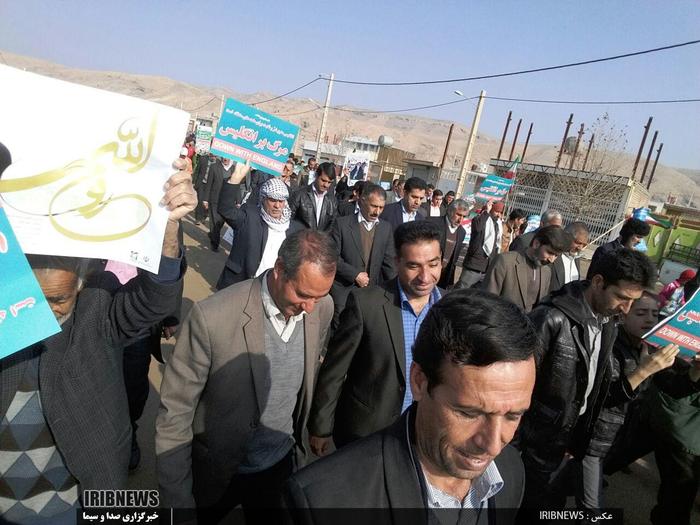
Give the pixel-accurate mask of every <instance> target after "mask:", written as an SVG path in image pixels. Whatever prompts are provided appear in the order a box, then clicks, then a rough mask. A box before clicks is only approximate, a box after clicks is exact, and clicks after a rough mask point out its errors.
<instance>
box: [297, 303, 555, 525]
mask: <svg viewBox="0 0 700 525" xmlns="http://www.w3.org/2000/svg"><path fill="white" fill-rule="evenodd" d="M504 327H507V328H508V329H507V330H504ZM541 345H542V343H541V341H540V339H539V338H538V337H537V335H536V334H535V331H534V329H533V328H532V324H531V323H530V322H529V321H528V320H527V318H526V317H525V315H524V314H523V313H522V312H521V311H519V310H518V308H516V307H515V306H513V305H512V304H510V303H508V302H507V301H504V300H502V299H499V298H497V297H494V296H493V295H490V294H486V293H483V292H480V291H478V290H458V291H455V292H451V293H449V294H447V295H446V296H445V297H444V298H443V299H442V300H440V302H438V303H437V304H436V305H435V306H433V307H432V308H431V310H430V312H429V313H428V316H427V317H426V319H425V321H424V323H423V325H422V326H421V329H420V332H419V334H418V338H417V339H416V342H415V346H414V348H413V360H412V361H413V362H412V364H411V367H410V387H411V391H412V392H413V396H412V397H413V400H414V402H413V404H412V405H411V406H410V407H409V408H408V409H407V410H406V411H405V412H404V413H403V416H402V417H401V418H400V419H398V421H396V422H395V423H394V424H393V425H391V426H390V427H388V428H386V429H383V430H381V431H380V432H377V433H376V434H373V435H371V436H369V437H367V438H365V439H362V440H361V441H358V442H356V443H354V444H353V446H352V447H346V448H344V449H342V450H339V451H338V452H336V453H334V454H332V455H330V456H328V457H327V458H323V459H321V460H319V461H316V462H315V463H313V464H312V465H310V466H309V467H307V468H305V469H303V470H302V471H300V472H298V473H296V474H295V475H293V476H292V477H291V478H290V480H289V481H288V483H287V490H286V498H287V502H288V505H289V506H290V507H292V508H296V509H300V508H304V509H308V508H311V509H314V508H373V509H391V514H390V515H391V518H390V519H389V520H388V521H392V522H396V523H401V522H406V521H407V522H411V521H415V520H414V519H412V518H414V517H416V518H419V519H420V522H421V523H440V522H441V521H442V520H441V518H442V517H444V518H445V519H449V520H450V521H449V522H450V523H476V524H478V525H485V524H487V523H512V522H513V518H514V512H513V511H512V510H511V511H510V513H509V512H508V510H507V509H517V508H518V507H519V505H520V501H521V499H522V495H523V485H524V473H523V465H522V462H521V460H520V457H519V455H518V452H517V451H516V450H515V449H514V448H513V447H511V446H509V445H508V443H509V442H510V440H511V439H512V438H513V434H514V433H515V430H516V428H517V427H518V424H519V423H520V419H521V417H522V415H523V413H524V412H525V411H526V410H527V409H528V407H529V406H530V396H531V395H532V389H533V386H534V384H535V356H537V355H539V353H540V351H541ZM369 415H370V413H369V412H368V416H369ZM419 508H423V509H427V510H426V512H425V513H421V514H405V513H404V514H401V510H400V509H419ZM440 509H451V510H440ZM496 509H499V514H498V517H496ZM404 512H405V511H404ZM413 512H415V511H413ZM441 514H442V515H441ZM446 514H447V516H446ZM292 516H294V517H295V518H296V519H297V522H298V523H311V522H312V521H311V520H312V517H313V516H315V513H308V512H296V513H293V514H292ZM402 517H403V519H402ZM387 518H389V515H387Z"/></svg>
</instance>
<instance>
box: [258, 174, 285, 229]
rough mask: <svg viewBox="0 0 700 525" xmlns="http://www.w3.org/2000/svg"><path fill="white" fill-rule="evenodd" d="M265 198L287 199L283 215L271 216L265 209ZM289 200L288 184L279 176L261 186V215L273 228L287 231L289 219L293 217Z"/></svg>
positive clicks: (259, 206) (259, 205)
mask: <svg viewBox="0 0 700 525" xmlns="http://www.w3.org/2000/svg"><path fill="white" fill-rule="evenodd" d="M263 199H274V200H277V201H285V204H284V209H283V210H282V217H280V218H279V219H275V218H274V217H272V216H270V214H269V213H267V212H266V211H265V207H264V206H263ZM288 201H289V190H288V189H287V185H286V184H285V183H284V182H283V181H282V179H280V178H279V177H273V178H271V179H268V180H266V181H265V182H264V183H263V185H262V186H260V201H259V204H258V208H259V209H260V216H261V217H262V219H263V220H264V221H265V223H266V224H267V225H268V226H269V227H270V228H272V229H273V230H278V231H286V230H287V228H289V221H290V219H291V218H292V210H290V209H289V202H288Z"/></svg>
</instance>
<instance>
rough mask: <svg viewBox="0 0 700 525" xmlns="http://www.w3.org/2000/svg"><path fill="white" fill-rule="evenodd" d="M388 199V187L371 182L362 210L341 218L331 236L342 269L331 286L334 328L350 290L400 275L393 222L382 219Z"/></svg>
mask: <svg viewBox="0 0 700 525" xmlns="http://www.w3.org/2000/svg"><path fill="white" fill-rule="evenodd" d="M385 201H386V191H384V188H382V187H381V186H378V185H377V184H372V183H371V182H370V183H367V184H366V186H365V187H364V189H363V193H362V197H361V198H360V200H359V207H360V211H359V213H357V214H353V215H347V216H345V217H339V218H338V220H337V221H335V224H334V225H333V230H332V232H331V237H332V238H333V241H335V245H336V247H337V250H338V269H337V271H336V273H335V281H334V282H333V287H332V288H331V297H333V302H334V303H335V311H334V315H333V327H334V329H335V328H336V327H337V325H338V320H339V317H340V313H341V312H342V311H343V308H345V302H346V301H347V298H348V294H349V293H350V290H353V289H356V288H366V287H367V286H375V285H378V284H381V283H383V282H384V281H388V280H389V279H393V278H394V277H395V276H396V270H394V236H393V233H392V229H391V225H390V224H389V223H388V222H386V221H383V220H381V219H380V218H379V216H380V215H381V213H382V210H383V209H384V203H385Z"/></svg>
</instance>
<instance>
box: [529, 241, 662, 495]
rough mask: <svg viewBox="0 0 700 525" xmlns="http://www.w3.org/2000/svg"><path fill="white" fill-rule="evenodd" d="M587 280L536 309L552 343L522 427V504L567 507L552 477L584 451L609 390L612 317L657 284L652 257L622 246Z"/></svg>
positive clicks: (603, 258)
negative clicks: (567, 455) (562, 466)
mask: <svg viewBox="0 0 700 525" xmlns="http://www.w3.org/2000/svg"><path fill="white" fill-rule="evenodd" d="M589 275H590V276H591V279H590V280H588V281H574V282H571V283H569V284H567V285H564V287H563V288H562V289H561V290H559V292H557V293H555V294H553V295H551V296H550V297H549V299H547V300H545V301H543V302H542V303H540V304H539V305H538V306H537V307H536V308H535V309H534V310H533V311H532V312H531V314H530V318H531V319H532V322H533V323H534V325H535V327H536V329H537V331H538V332H539V334H540V337H541V338H542V340H543V341H544V344H545V353H544V357H543V359H542V362H541V364H540V367H539V370H538V375H537V383H536V385H535V391H534V394H533V399H532V408H531V409H530V411H529V412H528V414H527V415H526V417H525V418H524V419H523V424H522V425H521V427H520V433H521V436H520V437H521V449H522V458H523V463H524V464H525V472H526V477H527V483H526V489H525V499H524V502H523V505H524V506H526V507H528V508H532V509H556V508H561V507H563V504H564V500H565V498H563V499H562V496H561V495H560V494H558V493H557V491H556V490H555V486H554V484H553V483H552V482H553V479H552V475H553V473H554V472H555V471H556V470H557V469H558V468H559V467H560V465H561V464H562V461H563V460H564V458H565V455H566V454H567V453H568V454H571V455H573V456H574V457H578V458H580V457H582V456H583V454H584V453H585V447H586V443H587V440H588V439H589V437H590V433H591V430H592V428H593V424H594V423H595V421H596V420H597V418H598V415H599V413H600V409H601V407H602V403H603V401H604V399H605V395H606V393H607V391H608V385H609V366H610V354H611V352H612V347H613V344H614V342H615V337H616V335H617V328H616V326H615V322H614V320H613V317H615V316H619V315H621V314H626V313H627V312H629V309H630V307H631V306H632V303H633V302H634V301H636V300H637V299H639V298H640V297H641V296H642V293H643V291H644V289H645V288H648V287H650V286H652V285H653V283H654V279H655V277H656V271H655V269H654V266H653V265H652V264H651V262H650V261H649V259H648V258H647V257H646V256H645V255H643V254H641V253H639V252H635V251H633V250H630V249H627V248H622V249H620V250H618V251H616V252H609V253H605V254H603V255H602V256H601V257H600V258H599V260H598V261H597V263H596V264H595V265H593V266H591V269H590V272H589Z"/></svg>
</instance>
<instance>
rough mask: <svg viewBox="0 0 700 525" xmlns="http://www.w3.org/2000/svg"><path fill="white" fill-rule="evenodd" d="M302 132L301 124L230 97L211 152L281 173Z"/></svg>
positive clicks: (268, 171)
mask: <svg viewBox="0 0 700 525" xmlns="http://www.w3.org/2000/svg"><path fill="white" fill-rule="evenodd" d="M298 134H299V126H296V125H294V124H292V123H291V122H287V121H286V120H282V119H281V118H278V117H275V116H274V115H271V114H269V113H265V112H264V111H261V110H259V109H258V108H254V107H253V106H249V105H247V104H244V103H243V102H240V101H238V100H235V99H232V98H229V99H227V100H226V105H225V107H224V113H223V115H221V120H219V124H218V126H217V128H216V135H215V137H214V139H213V140H212V143H211V152H212V153H213V154H214V155H219V156H221V157H227V158H229V159H232V160H235V161H236V162H243V163H245V162H249V163H250V167H251V168H253V169H257V170H262V171H265V172H267V173H271V174H273V175H279V174H281V173H282V168H284V163H285V162H287V159H288V158H289V154H290V153H291V152H292V151H293V149H294V141H295V140H296V138H297V135H298Z"/></svg>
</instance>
